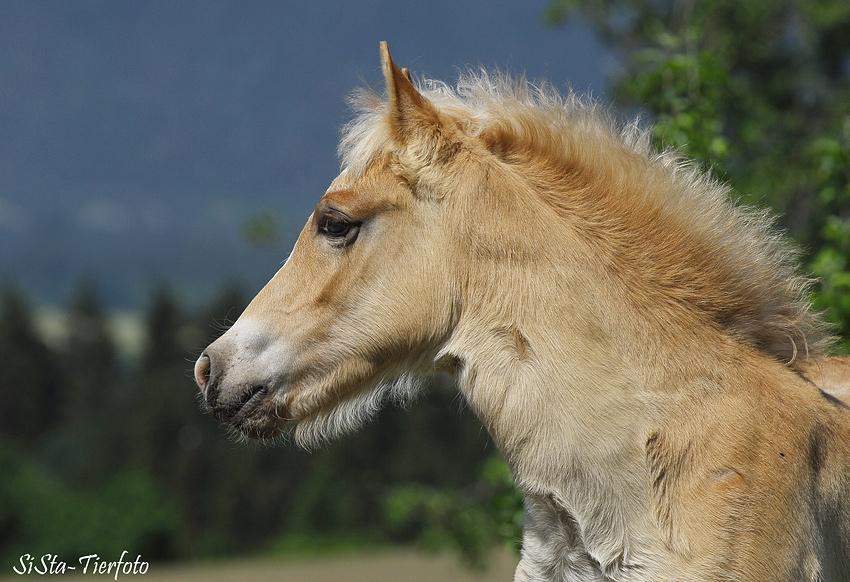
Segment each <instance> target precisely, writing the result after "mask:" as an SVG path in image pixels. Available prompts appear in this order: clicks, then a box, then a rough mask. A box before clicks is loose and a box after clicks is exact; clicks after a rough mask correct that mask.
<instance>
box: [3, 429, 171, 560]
mask: <svg viewBox="0 0 850 582" xmlns="http://www.w3.org/2000/svg"><path fill="white" fill-rule="evenodd" d="M0 473H2V474H3V479H2V480H0V562H2V563H3V564H9V563H13V562H14V561H15V559H16V558H17V557H18V556H21V555H23V554H25V553H29V554H33V555H36V556H40V555H43V554H47V553H51V554H59V555H62V556H66V557H70V556H74V557H75V558H76V557H79V556H85V555H88V554H91V553H98V554H100V555H102V556H120V555H121V552H122V551H123V550H128V551H132V552H137V553H142V554H143V555H145V556H146V557H150V558H151V559H163V558H169V557H172V555H173V549H172V548H171V547H169V544H168V540H169V539H171V538H173V534H174V530H175V528H176V526H177V523H176V519H175V516H176V512H175V504H174V500H173V499H171V498H169V497H168V496H167V495H166V494H165V493H164V492H163V491H161V489H160V488H159V487H158V486H157V484H156V483H155V482H154V481H153V480H152V479H151V477H150V476H149V475H147V474H145V473H143V472H138V471H132V470H127V471H122V472H119V473H116V474H114V475H113V476H112V477H111V478H110V480H109V482H108V483H106V484H105V485H104V486H103V487H100V488H97V489H95V490H92V491H79V490H74V489H71V488H69V487H68V486H67V485H65V484H64V483H62V482H61V481H59V480H58V479H56V478H55V477H54V476H52V475H51V474H50V473H49V472H48V471H47V470H46V468H45V467H44V466H43V465H41V464H39V463H38V462H34V461H32V460H28V459H25V458H23V457H22V456H21V455H19V454H16V453H14V452H12V451H11V450H10V449H8V448H6V447H2V446H0Z"/></svg>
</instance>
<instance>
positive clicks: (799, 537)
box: [195, 44, 850, 582]
mask: <svg viewBox="0 0 850 582" xmlns="http://www.w3.org/2000/svg"><path fill="white" fill-rule="evenodd" d="M381 55H382V61H383V71H384V76H385V80H386V92H387V98H386V100H382V99H381V98H380V97H378V96H377V95H374V94H372V93H362V94H361V95H360V96H359V97H358V98H357V100H356V104H357V107H358V108H359V114H358V116H357V117H356V118H355V119H354V121H352V122H351V123H350V124H349V125H348V126H347V127H346V129H345V132H344V135H343V138H342V143H341V146H340V151H341V154H342V159H343V167H344V169H343V171H342V173H341V174H340V176H339V177H337V178H336V179H335V180H334V181H333V183H332V184H331V185H330V187H329V188H328V190H327V192H326V193H325V195H324V196H323V197H322V199H321V200H320V201H319V204H318V206H317V207H316V209H315V211H314V212H313V214H312V216H311V217H310V219H309V221H308V222H307V225H306V226H305V227H304V230H303V231H302V232H301V235H300V237H299V239H298V242H297V243H296V245H295V248H294V249H293V251H292V254H291V255H290V257H289V259H288V260H287V262H286V264H285V265H284V266H283V268H282V269H281V270H280V272H278V273H277V275H275V277H274V278H273V279H272V280H271V281H270V282H269V283H268V285H266V287H265V288H264V289H263V290H262V291H260V293H259V294H258V295H257V297H256V298H255V299H254V300H253V301H252V302H251V304H250V305H249V306H248V308H247V309H246V310H245V312H244V313H243V314H242V316H241V317H240V318H239V320H238V321H237V322H236V323H235V325H234V326H233V327H232V328H231V329H230V330H229V331H228V332H227V333H226V334H224V335H223V336H222V337H221V338H220V339H219V340H217V341H216V342H214V343H213V344H212V345H211V346H209V347H208V348H207V350H206V351H205V352H204V354H203V355H202V356H201V357H200V359H199V360H198V362H197V364H196V366H195V377H196V379H197V382H198V385H199V386H200V389H201V391H202V393H203V397H204V401H205V403H206V406H207V407H208V409H209V411H210V412H211V413H212V415H213V416H215V417H216V418H217V419H218V420H220V421H221V422H224V423H227V424H229V425H231V426H233V427H235V428H236V429H238V430H239V431H241V432H242V433H243V434H245V435H247V436H250V437H255V438H271V437H274V436H275V435H277V434H279V433H280V432H282V431H283V430H284V429H285V427H286V426H287V425H289V424H296V425H297V426H296V428H295V438H296V440H297V441H298V442H299V443H301V444H302V445H304V446H307V447H310V446H314V445H316V444H317V443H319V442H321V441H322V440H323V439H327V438H330V437H333V436H335V435H337V434H339V433H341V432H343V431H347V430H351V429H354V428H356V427H357V426H358V425H360V424H361V423H362V422H364V421H365V420H366V419H368V418H369V417H370V416H371V415H372V414H373V413H374V412H375V410H377V408H378V406H379V405H380V403H381V401H382V400H383V399H384V398H385V397H388V396H389V397H393V396H403V395H404V394H406V393H407V392H409V391H411V390H413V389H414V383H413V382H411V381H410V378H412V377H414V376H417V375H423V374H430V373H434V372H436V371H443V372H447V373H449V374H451V375H453V376H454V378H455V379H456V381H457V385H458V388H459V390H460V391H461V392H462V393H463V395H464V397H465V398H466V400H467V401H468V402H469V404H470V406H471V407H472V409H473V410H474V411H475V412H476V414H477V415H478V417H479V418H480V420H481V422H482V423H483V424H484V425H485V426H486V427H487V430H488V431H489V433H490V435H491V436H492V438H493V440H494V441H495V443H496V444H497V445H498V447H499V449H500V451H501V452H502V454H503V455H504V457H505V459H506V460H507V462H508V464H509V466H510V468H511V471H512V473H513V475H514V478H515V480H516V482H517V485H518V486H519V488H520V489H521V491H522V493H523V495H524V497H525V511H526V513H525V529H524V534H523V544H522V556H521V559H520V563H519V565H518V567H517V571H516V580H569V581H573V580H575V581H578V580H583V581H585V580H616V581H623V582H627V581H630V582H638V581H661V580H682V581H731V580H735V581H753V582H755V581H761V582H778V581H789V582H790V581H803V580H804V581H833V582H847V581H848V580H850V408H848V405H847V404H846V403H845V401H844V400H843V399H845V398H847V396H848V378H850V373H848V371H850V361H848V360H846V359H845V360H840V359H832V360H830V359H824V358H821V357H819V356H818V354H819V352H820V350H822V347H823V345H824V344H825V343H826V341H825V334H824V331H823V327H824V326H823V325H822V323H821V322H820V320H819V318H818V317H817V316H816V315H814V314H812V313H811V312H810V310H809V306H808V303H807V301H806V295H807V282H806V280H805V279H804V278H802V277H800V276H799V275H797V274H796V264H795V261H794V258H793V256H792V255H790V254H789V252H788V251H787V250H786V247H785V246H784V244H783V241H782V240H781V239H780V238H779V237H778V236H777V235H776V234H775V233H774V232H773V231H772V230H771V229H770V225H769V221H768V220H767V219H766V218H765V217H764V216H763V215H760V214H758V213H755V212H753V211H750V210H745V209H741V208H738V207H736V206H734V205H733V204H731V203H730V202H729V201H728V196H727V194H728V193H727V191H726V189H725V188H724V187H722V186H721V185H719V184H717V183H716V182H714V181H713V180H712V179H711V178H710V177H708V176H706V175H704V174H702V173H700V172H699V171H698V170H696V169H694V167H693V166H691V165H688V164H683V163H681V162H680V161H678V160H677V158H676V157H675V156H673V155H672V154H669V153H657V152H653V151H652V150H651V148H650V147H649V145H648V136H647V133H646V132H643V131H640V130H639V129H637V128H635V127H632V126H630V127H627V128H625V129H622V130H621V129H618V128H616V127H615V125H614V124H613V123H611V122H610V121H609V120H608V119H607V118H606V116H605V115H604V114H603V113H602V112H600V111H599V110H598V109H597V108H596V107H594V106H592V105H587V104H584V103H582V102H580V100H578V99H577V98H576V97H574V96H572V95H570V96H568V97H566V98H564V97H561V96H559V95H557V94H556V93H555V92H553V91H551V90H549V89H546V88H537V87H534V86H531V85H529V84H527V83H525V82H524V81H517V80H513V79H509V78H505V77H502V76H493V75H488V74H486V73H482V74H479V75H477V76H468V77H465V78H463V79H461V81H460V82H459V84H458V86H457V87H456V88H451V87H449V86H447V85H445V84H443V83H439V82H436V81H423V82H421V83H420V85H419V88H417V87H415V86H414V84H413V83H412V82H411V80H410V77H409V74H407V73H406V71H402V70H399V68H398V67H397V66H396V65H395V63H393V61H392V59H391V58H390V55H389V52H388V50H387V47H386V44H382V45H381ZM826 390H829V391H832V392H833V394H830V393H829V392H827V391H826Z"/></svg>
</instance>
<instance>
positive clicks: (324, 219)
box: [318, 213, 359, 246]
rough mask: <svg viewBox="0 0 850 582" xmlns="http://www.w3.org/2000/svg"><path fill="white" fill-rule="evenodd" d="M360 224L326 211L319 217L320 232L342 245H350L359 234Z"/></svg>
mask: <svg viewBox="0 0 850 582" xmlns="http://www.w3.org/2000/svg"><path fill="white" fill-rule="evenodd" d="M358 226H359V225H358V224H357V223H354V222H351V221H348V220H345V219H344V218H340V217H339V216H336V215H334V214H330V213H326V214H323V215H322V216H321V217H320V218H319V224H318V227H319V234H323V235H325V236H327V237H329V238H331V239H333V240H334V242H336V243H337V244H340V245H343V246H345V245H349V244H351V243H353V242H354V239H355V238H356V235H357V230H358Z"/></svg>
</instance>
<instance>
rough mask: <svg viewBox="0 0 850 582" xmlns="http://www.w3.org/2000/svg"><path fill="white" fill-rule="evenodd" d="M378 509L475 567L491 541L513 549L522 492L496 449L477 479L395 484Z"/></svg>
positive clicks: (391, 520) (400, 528)
mask: <svg viewBox="0 0 850 582" xmlns="http://www.w3.org/2000/svg"><path fill="white" fill-rule="evenodd" d="M384 511H385V513H386V516H387V519H388V521H389V523H390V525H392V526H393V527H395V528H396V530H398V531H407V532H412V533H414V535H415V537H416V538H417V539H418V540H419V542H420V543H421V544H423V545H424V546H426V547H428V548H431V549H442V548H445V547H451V548H459V549H460V551H461V553H462V555H463V556H464V558H466V560H467V561H468V562H469V563H470V564H472V565H474V566H476V567H482V566H484V565H485V558H486V552H487V550H489V549H491V548H492V547H493V546H494V545H495V544H507V545H509V546H510V547H512V548H514V549H515V550H518V549H519V542H520V539H521V537H522V518H523V506H522V496H521V495H520V493H519V491H518V490H517V489H516V487H515V485H514V483H513V479H512V478H511V475H510V472H509V471H508V467H507V465H506V464H505V462H504V460H503V459H502V457H501V456H500V455H494V456H493V457H491V458H490V459H488V460H487V462H486V463H485V464H484V466H483V469H482V471H481V478H480V480H479V481H478V482H476V483H475V484H474V485H472V486H471V487H468V488H465V489H456V490H448V489H441V488H437V487H428V486H424V485H422V484H419V483H410V484H406V485H400V486H397V487H396V488H394V489H393V491H392V493H391V494H390V495H389V496H388V497H387V500H386V502H385V505H384Z"/></svg>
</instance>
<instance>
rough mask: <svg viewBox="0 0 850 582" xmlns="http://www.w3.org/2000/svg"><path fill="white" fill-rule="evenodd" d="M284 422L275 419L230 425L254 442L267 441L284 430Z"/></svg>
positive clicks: (250, 420)
mask: <svg viewBox="0 0 850 582" xmlns="http://www.w3.org/2000/svg"><path fill="white" fill-rule="evenodd" d="M286 425H287V423H286V421H282V420H280V419H277V418H268V417H267V418H258V419H247V420H246V421H244V422H243V423H241V424H238V425H237V424H231V426H232V427H233V428H235V429H236V430H237V431H239V434H241V435H242V436H244V437H247V438H250V439H255V440H260V441H264V440H269V439H273V438H275V437H276V436H278V435H280V434H281V433H283V431H284V430H286Z"/></svg>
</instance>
